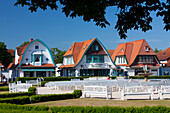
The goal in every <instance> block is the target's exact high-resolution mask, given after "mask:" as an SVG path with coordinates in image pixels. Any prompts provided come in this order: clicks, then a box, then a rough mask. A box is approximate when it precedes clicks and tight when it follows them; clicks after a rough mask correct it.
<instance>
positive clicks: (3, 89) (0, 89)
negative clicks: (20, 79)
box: [0, 87, 9, 91]
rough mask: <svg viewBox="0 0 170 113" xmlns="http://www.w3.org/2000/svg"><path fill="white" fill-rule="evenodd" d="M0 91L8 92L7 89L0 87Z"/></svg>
mask: <svg viewBox="0 0 170 113" xmlns="http://www.w3.org/2000/svg"><path fill="white" fill-rule="evenodd" d="M0 91H9V87H0Z"/></svg>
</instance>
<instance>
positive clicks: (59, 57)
mask: <svg viewBox="0 0 170 113" xmlns="http://www.w3.org/2000/svg"><path fill="white" fill-rule="evenodd" d="M51 53H52V55H53V58H54V61H55V63H56V64H57V63H63V55H64V54H65V53H66V51H62V50H59V49H58V48H51Z"/></svg>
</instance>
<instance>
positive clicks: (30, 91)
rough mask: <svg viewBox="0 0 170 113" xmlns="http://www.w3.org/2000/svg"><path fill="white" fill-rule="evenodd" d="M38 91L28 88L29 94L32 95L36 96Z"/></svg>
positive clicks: (34, 88)
mask: <svg viewBox="0 0 170 113" xmlns="http://www.w3.org/2000/svg"><path fill="white" fill-rule="evenodd" d="M36 91H37V89H36V87H30V88H28V93H30V94H33V95H36Z"/></svg>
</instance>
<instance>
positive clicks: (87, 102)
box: [29, 98, 170, 107]
mask: <svg viewBox="0 0 170 113" xmlns="http://www.w3.org/2000/svg"><path fill="white" fill-rule="evenodd" d="M29 105H30V104H29ZM31 105H47V106H49V107H51V106H121V107H131V106H134V107H142V106H158V105H161V106H167V107H170V100H126V101H121V100H106V99H94V98H91V99H89V98H86V99H85V98H79V99H68V100H59V101H48V102H41V103H35V104H31Z"/></svg>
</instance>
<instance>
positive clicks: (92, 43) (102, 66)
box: [60, 38, 117, 77]
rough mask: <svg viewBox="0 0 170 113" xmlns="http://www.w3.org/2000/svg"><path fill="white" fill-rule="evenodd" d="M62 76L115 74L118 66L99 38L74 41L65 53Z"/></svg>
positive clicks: (61, 67)
mask: <svg viewBox="0 0 170 113" xmlns="http://www.w3.org/2000/svg"><path fill="white" fill-rule="evenodd" d="M60 69H62V73H61V75H62V76H76V77H78V76H113V75H114V74H116V73H117V72H116V71H117V70H116V69H117V66H116V65H115V64H114V62H113V61H112V59H111V57H110V55H109V53H108V51H107V50H106V49H105V47H104V46H103V44H102V43H101V42H100V41H99V40H98V39H97V38H94V39H90V40H87V41H83V42H74V43H73V44H72V45H71V46H70V48H69V49H68V50H67V52H66V53H65V54H64V60H63V65H62V66H60Z"/></svg>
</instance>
